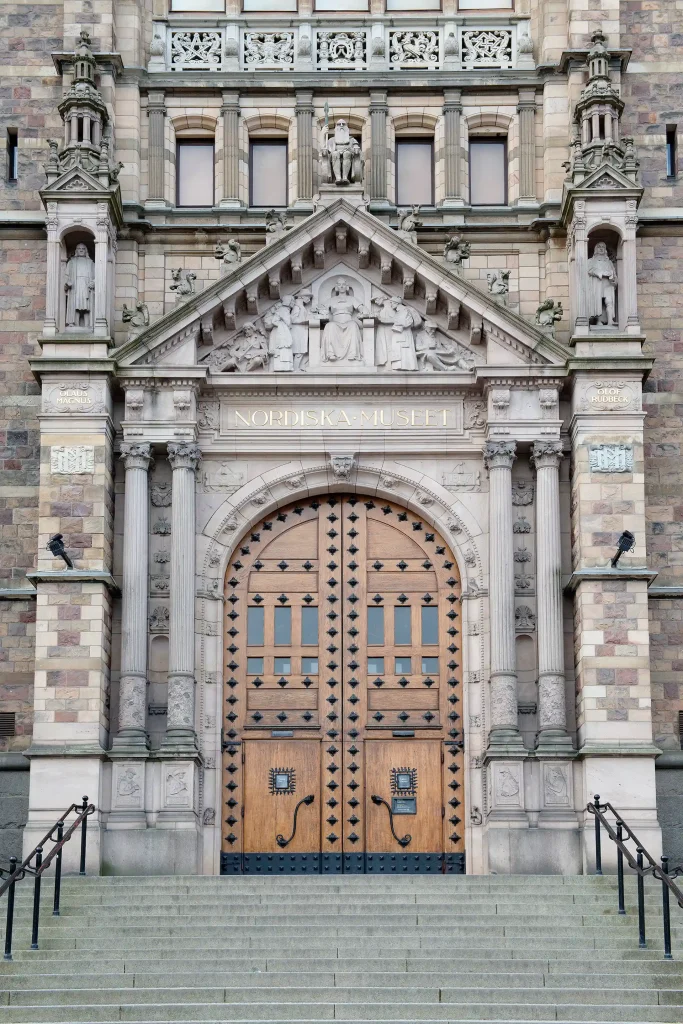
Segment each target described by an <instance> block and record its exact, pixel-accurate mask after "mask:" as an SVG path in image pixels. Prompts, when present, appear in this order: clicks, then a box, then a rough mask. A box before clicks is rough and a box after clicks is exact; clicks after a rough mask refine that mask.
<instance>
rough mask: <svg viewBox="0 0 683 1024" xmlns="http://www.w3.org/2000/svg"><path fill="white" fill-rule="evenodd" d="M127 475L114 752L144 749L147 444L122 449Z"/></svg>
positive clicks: (147, 539)
mask: <svg viewBox="0 0 683 1024" xmlns="http://www.w3.org/2000/svg"><path fill="white" fill-rule="evenodd" d="M121 458H122V459H123V464H124V466H125V469H126V477H125V491H124V517H123V595H122V602H121V682H120V684H119V731H118V735H117V736H116V737H115V738H114V742H113V746H114V748H117V747H140V748H142V749H144V750H146V749H147V745H148V744H147V732H146V730H145V719H146V714H147V574H148V571H149V570H148V566H147V562H148V550H149V480H148V473H149V466H150V463H151V461H152V451H151V447H150V445H149V444H127V443H124V444H122V445H121Z"/></svg>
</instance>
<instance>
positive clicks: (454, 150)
mask: <svg viewBox="0 0 683 1024" xmlns="http://www.w3.org/2000/svg"><path fill="white" fill-rule="evenodd" d="M461 95H462V94H461V92H460V89H447V90H446V91H445V92H444V105H443V132H444V165H445V186H446V195H445V197H444V201H443V205H444V206H463V205H464V204H463V198H462V193H461V182H460V161H461V159H462V153H461V149H460V115H461V114H462V102H461Z"/></svg>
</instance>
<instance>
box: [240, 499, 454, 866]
mask: <svg viewBox="0 0 683 1024" xmlns="http://www.w3.org/2000/svg"><path fill="white" fill-rule="evenodd" d="M225 598H226V600H225V643H224V651H225V657H224V677H223V678H224V680H225V686H224V691H225V692H224V698H225V700H224V714H223V746H224V753H223V787H222V793H223V806H222V822H221V825H222V847H221V850H222V852H221V872H222V873H231V874H232V873H240V872H245V873H250V874H251V873H293V872H296V873H316V874H317V873H338V872H342V871H344V872H354V873H359V872H372V873H379V872H386V873H392V872H401V873H403V872H441V871H449V872H453V871H456V872H457V871H463V870H464V862H465V856H464V839H463V836H464V822H463V820H462V819H463V818H464V779H463V754H462V748H463V723H462V683H461V657H460V648H461V620H460V601H459V598H460V579H459V574H458V570H457V566H456V562H455V558H454V557H453V554H452V552H451V550H450V548H449V546H448V544H447V543H446V542H445V541H444V540H443V538H442V537H441V536H440V535H439V534H438V533H437V532H436V531H435V530H434V528H433V527H432V526H431V525H429V524H428V523H427V522H425V521H424V520H422V519H421V518H420V517H418V516H416V515H415V514H414V513H412V512H409V511H408V510H406V509H405V508H403V507H401V506H399V505H397V504H395V503H393V502H390V501H383V500H382V499H380V498H378V497H375V498H363V497H361V496H359V495H355V494H330V495H321V496H319V497H316V498H306V499H304V500H302V501H299V502H294V503H292V504H290V505H287V506H284V507H283V508H282V509H280V510H279V511H277V512H273V513H271V514H270V515H268V516H267V517H266V518H265V519H263V520H262V521H261V522H260V523H258V524H257V525H256V526H254V527H253V528H251V529H250V530H249V532H248V533H247V534H246V535H245V536H244V537H243V538H242V540H241V542H240V543H239V544H237V545H236V547H235V549H234V552H233V555H232V557H231V559H230V561H229V563H228V568H227V572H226V582H225Z"/></svg>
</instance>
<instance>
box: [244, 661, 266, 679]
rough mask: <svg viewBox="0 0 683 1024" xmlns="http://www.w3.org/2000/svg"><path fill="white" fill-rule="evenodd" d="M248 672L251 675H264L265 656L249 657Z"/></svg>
mask: <svg viewBox="0 0 683 1024" xmlns="http://www.w3.org/2000/svg"><path fill="white" fill-rule="evenodd" d="M247 674H248V675H250V676H262V675H263V658H247Z"/></svg>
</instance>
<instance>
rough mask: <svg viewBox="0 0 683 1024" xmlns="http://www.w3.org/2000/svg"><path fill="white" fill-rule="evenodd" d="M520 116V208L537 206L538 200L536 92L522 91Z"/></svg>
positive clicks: (519, 104)
mask: <svg viewBox="0 0 683 1024" xmlns="http://www.w3.org/2000/svg"><path fill="white" fill-rule="evenodd" d="M517 114H518V115H519V201H518V204H519V206H535V205H536V203H537V199H536V92H535V90H534V89H520V90H519V102H518V103H517Z"/></svg>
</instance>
